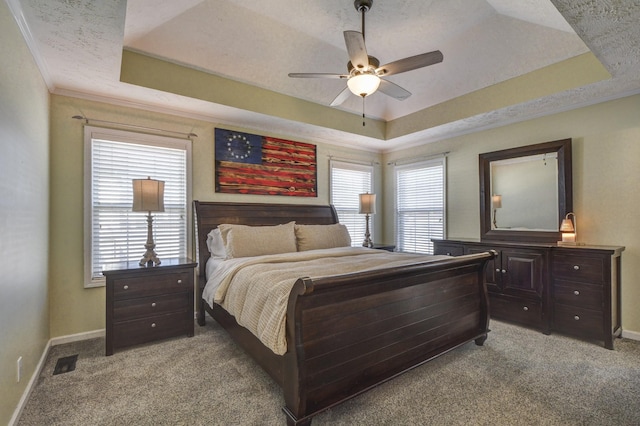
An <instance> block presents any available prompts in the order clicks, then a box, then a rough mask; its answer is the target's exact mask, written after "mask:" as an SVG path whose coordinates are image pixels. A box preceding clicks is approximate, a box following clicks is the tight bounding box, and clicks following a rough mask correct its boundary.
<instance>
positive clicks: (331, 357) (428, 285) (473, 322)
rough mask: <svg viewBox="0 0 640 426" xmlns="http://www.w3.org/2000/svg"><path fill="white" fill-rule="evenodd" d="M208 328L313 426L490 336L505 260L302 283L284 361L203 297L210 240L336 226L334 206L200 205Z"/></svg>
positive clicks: (292, 417)
mask: <svg viewBox="0 0 640 426" xmlns="http://www.w3.org/2000/svg"><path fill="white" fill-rule="evenodd" d="M194 214H195V216H196V217H195V225H196V230H197V232H196V234H197V252H198V262H199V276H198V281H199V283H198V288H199V292H198V293H199V294H198V306H199V311H198V323H199V324H201V325H204V321H205V316H204V314H205V312H204V311H205V309H206V311H207V312H209V314H210V315H211V316H212V317H213V318H215V319H216V321H218V322H219V323H220V324H221V325H222V326H223V327H224V328H226V329H227V331H228V332H229V334H230V335H231V336H232V338H233V339H234V340H235V341H236V342H237V343H238V344H239V345H240V346H241V347H242V348H244V349H245V351H246V352H247V353H249V354H250V355H251V356H252V357H253V358H255V360H256V362H257V363H258V364H260V365H261V366H262V367H263V368H264V369H265V370H266V371H267V372H268V373H269V374H270V375H271V376H272V377H273V378H274V380H276V382H277V383H279V385H280V386H281V387H282V389H283V393H284V399H285V407H284V408H283V410H284V412H285V414H286V417H287V424H290V425H302V424H310V423H311V420H312V417H313V416H314V415H316V414H318V413H319V412H321V411H323V410H325V409H327V408H330V407H332V406H334V405H336V404H339V403H341V402H343V401H345V400H347V399H349V398H352V397H354V396H356V395H359V394H360V393H362V392H365V391H367V390H369V389H371V388H373V387H375V386H377V385H379V384H380V383H382V382H385V381H387V380H389V379H391V378H393V377H395V376H397V375H398V374H400V373H402V372H405V371H407V370H409V369H411V368H414V367H416V366H418V365H421V364H423V363H425V362H427V361H429V360H431V359H433V358H435V357H437V356H438V355H441V354H443V353H445V352H448V351H450V350H452V349H454V348H456V347H458V346H461V345H463V344H465V343H467V342H470V341H472V340H475V342H476V344H478V345H482V344H483V343H484V341H485V339H486V337H487V332H488V328H487V327H488V310H487V304H488V298H487V292H486V287H485V285H484V279H483V277H484V268H485V265H486V263H487V261H489V260H490V259H492V258H493V257H494V256H495V254H494V253H490V252H486V253H481V254H475V255H469V256H462V257H458V258H452V259H445V260H439V261H435V262H431V263H423V264H415V265H411V266H407V267H395V268H388V269H382V270H377V271H368V272H362V273H354V274H347V275H342V276H335V277H325V278H320V279H311V278H308V277H300V279H298V280H297V282H296V283H295V285H294V287H293V289H292V292H291V294H290V296H289V300H288V308H287V316H286V332H287V335H286V338H287V352H286V353H285V354H284V355H280V356H279V355H275V354H274V353H273V352H272V351H271V350H269V349H268V348H267V347H266V346H264V345H263V344H262V343H261V342H260V341H259V340H258V339H257V338H256V337H254V335H253V334H252V333H251V332H249V331H248V330H246V329H244V328H243V327H240V326H239V325H238V324H237V323H236V321H235V319H234V318H233V316H231V315H230V314H228V313H227V312H226V311H225V310H224V309H223V308H222V307H220V306H218V305H215V306H214V307H213V309H211V308H210V307H209V306H208V304H207V303H206V302H204V301H203V300H202V299H201V292H202V288H203V287H204V285H205V264H206V261H207V259H208V258H209V253H208V251H207V247H206V238H207V234H208V233H209V232H210V230H211V229H213V228H215V227H216V226H218V225H219V224H221V223H240V224H247V225H275V224H279V223H287V222H289V221H291V220H295V221H296V222H297V223H300V224H332V223H336V222H337V220H338V219H337V214H336V212H335V209H333V207H332V206H311V205H276V204H248V203H213V202H199V201H194Z"/></svg>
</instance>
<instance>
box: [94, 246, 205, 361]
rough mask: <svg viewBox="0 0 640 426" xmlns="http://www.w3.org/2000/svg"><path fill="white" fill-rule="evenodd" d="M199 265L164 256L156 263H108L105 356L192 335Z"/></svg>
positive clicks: (106, 271)
mask: <svg viewBox="0 0 640 426" xmlns="http://www.w3.org/2000/svg"><path fill="white" fill-rule="evenodd" d="M196 265H197V264H196V263H195V262H193V261H192V260H191V259H187V258H182V259H166V260H165V259H162V263H161V264H160V265H159V266H153V267H144V266H140V265H138V262H128V263H122V264H112V265H108V266H106V267H105V270H104V271H103V274H104V275H105V277H106V281H107V282H106V292H107V294H106V299H107V301H106V355H112V354H113V351H114V349H118V348H123V347H126V346H132V345H137V344H140V343H146V342H151V341H154V340H159V339H165V338H168V337H174V336H179V335H183V334H186V335H187V336H189V337H191V336H193V321H194V314H193V285H194V282H193V276H194V268H195V267H196Z"/></svg>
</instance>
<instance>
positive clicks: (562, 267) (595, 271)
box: [552, 254, 605, 283]
mask: <svg viewBox="0 0 640 426" xmlns="http://www.w3.org/2000/svg"><path fill="white" fill-rule="evenodd" d="M552 268H553V269H552V274H553V277H554V278H562V279H567V280H571V281H582V282H587V283H603V282H604V281H605V276H604V271H605V268H604V264H603V258H601V257H589V256H568V255H562V254H556V255H554V256H553V264H552Z"/></svg>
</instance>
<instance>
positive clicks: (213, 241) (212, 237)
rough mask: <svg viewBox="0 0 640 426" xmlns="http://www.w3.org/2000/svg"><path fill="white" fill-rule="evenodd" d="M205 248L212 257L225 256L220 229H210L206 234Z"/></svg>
mask: <svg viewBox="0 0 640 426" xmlns="http://www.w3.org/2000/svg"><path fill="white" fill-rule="evenodd" d="M207 248H208V249H209V253H211V256H213V257H227V251H226V250H225V248H224V242H223V241H222V233H221V232H220V229H218V228H215V229H212V230H211V232H209V233H208V234H207Z"/></svg>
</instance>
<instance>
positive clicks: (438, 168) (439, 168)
mask: <svg viewBox="0 0 640 426" xmlns="http://www.w3.org/2000/svg"><path fill="white" fill-rule="evenodd" d="M444 177H445V159H444V158H442V159H437V160H431V161H428V162H423V163H418V164H412V165H405V166H398V167H396V239H397V240H396V246H397V248H398V250H399V251H407V252H415V253H425V254H433V243H432V242H431V239H432V238H444V232H445V217H446V216H445V178H444Z"/></svg>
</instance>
